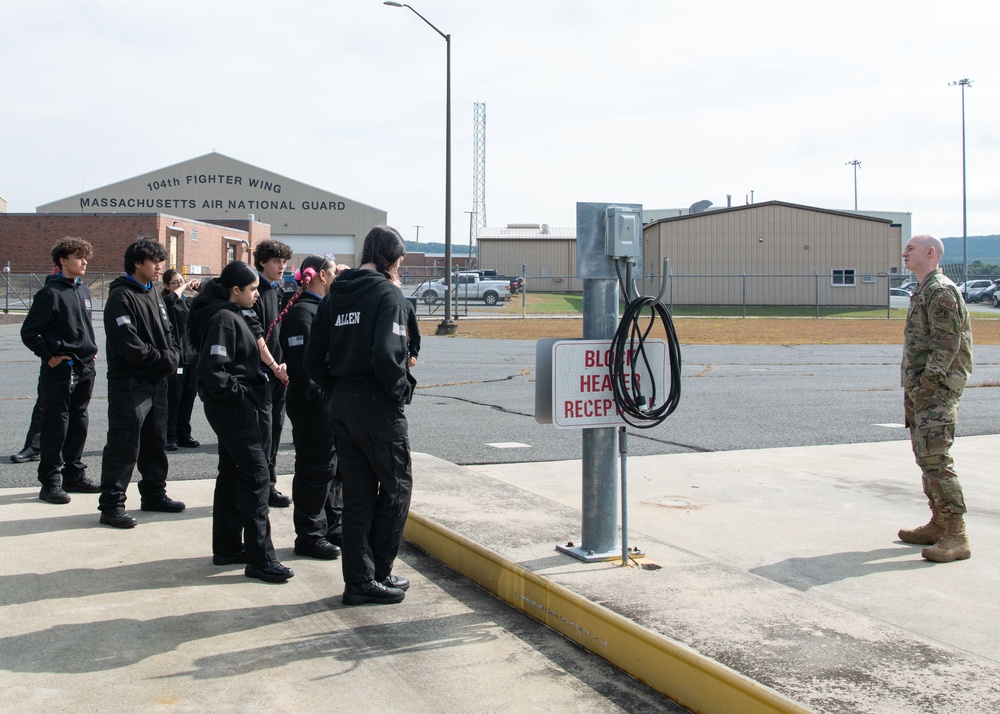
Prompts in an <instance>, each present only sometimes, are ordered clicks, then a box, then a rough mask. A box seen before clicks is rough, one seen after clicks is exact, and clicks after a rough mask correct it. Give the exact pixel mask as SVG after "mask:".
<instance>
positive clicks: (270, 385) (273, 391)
mask: <svg viewBox="0 0 1000 714" xmlns="http://www.w3.org/2000/svg"><path fill="white" fill-rule="evenodd" d="M264 412H265V415H264V421H263V422H262V424H261V429H262V430H263V432H264V454H265V455H266V456H267V470H268V474H269V477H270V479H271V485H272V486H273V485H274V484H276V483H277V482H278V474H277V472H276V471H275V464H276V463H277V461H278V447H279V446H280V445H281V432H282V430H283V429H284V427H285V385H283V384H282V383H281V382H279V381H278V379H277V377H275V376H273V375H268V376H267V402H266V404H265V406H264Z"/></svg>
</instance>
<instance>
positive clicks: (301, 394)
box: [280, 292, 330, 406]
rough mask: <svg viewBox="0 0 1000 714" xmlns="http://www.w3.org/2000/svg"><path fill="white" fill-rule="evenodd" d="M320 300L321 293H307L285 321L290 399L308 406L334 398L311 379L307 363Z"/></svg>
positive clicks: (283, 347) (283, 340) (283, 342)
mask: <svg viewBox="0 0 1000 714" xmlns="http://www.w3.org/2000/svg"><path fill="white" fill-rule="evenodd" d="M319 303H320V298H319V296H317V295H315V294H313V293H310V292H304V293H302V295H301V296H300V297H299V298H298V300H296V301H295V304H294V305H292V309H291V310H289V311H288V314H287V315H285V317H284V319H282V321H281V339H280V344H281V352H282V354H283V355H284V358H285V365H286V366H287V369H288V391H287V394H288V397H287V398H288V399H294V400H298V401H299V403H301V404H304V405H308V406H315V405H318V404H319V403H321V402H323V401H324V400H326V399H329V398H330V392H329V390H327V389H325V388H323V387H321V386H319V385H318V384H316V382H314V381H313V380H312V379H310V378H309V375H308V374H307V373H306V370H305V365H304V364H303V362H304V359H305V353H306V345H307V344H308V342H309V335H310V334H311V332H312V325H313V321H314V320H315V318H316V312H317V310H318V309H319Z"/></svg>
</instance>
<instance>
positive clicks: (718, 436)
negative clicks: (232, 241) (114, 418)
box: [0, 325, 1000, 487]
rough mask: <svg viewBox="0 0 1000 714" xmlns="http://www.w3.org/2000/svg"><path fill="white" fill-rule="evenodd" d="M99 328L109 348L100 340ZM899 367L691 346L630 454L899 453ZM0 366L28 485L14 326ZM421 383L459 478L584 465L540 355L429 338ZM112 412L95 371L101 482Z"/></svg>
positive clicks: (981, 390) (978, 410)
mask: <svg viewBox="0 0 1000 714" xmlns="http://www.w3.org/2000/svg"><path fill="white" fill-rule="evenodd" d="M97 329H98V333H99V334H98V344H103V342H104V337H103V334H102V329H103V328H102V327H101V326H100V325H98V326H97ZM899 356H900V348H899V347H897V346H895V345H795V346H721V345H689V346H683V347H682V357H683V371H682V396H681V402H680V406H679V407H678V408H677V410H676V411H675V412H674V414H673V415H672V416H671V417H670V418H668V419H667V420H666V422H664V423H663V424H662V425H661V426H659V427H657V428H655V429H650V430H644V431H639V430H631V431H630V439H629V454H630V455H636V456H643V455H656V454H674V453H692V452H706V451H731V450H739V449H760V448H771V447H784V446H811V445H828V444H850V443H864V442H877V441H895V440H905V439H907V438H908V436H907V433H906V431H905V430H904V429H903V428H902V390H901V389H900V387H899V366H898V365H899ZM975 358H976V364H975V372H974V374H973V377H972V380H971V382H970V385H969V387H968V388H967V389H966V392H965V396H964V398H963V400H962V406H961V410H960V422H959V426H958V436H977V435H983V434H995V433H997V425H998V423H1000V418H998V416H1000V415H998V414H997V412H996V404H997V396H998V389H1000V346H992V345H988V346H980V347H977V348H976V351H975ZM0 363H2V364H3V365H4V374H5V377H6V379H4V380H2V381H0V405H2V411H3V424H4V426H5V428H4V429H3V432H2V434H0V455H4V456H3V458H0V487H2V486H29V485H34V484H35V483H36V481H35V473H34V468H33V467H32V466H30V465H20V464H11V463H10V462H9V460H8V459H7V458H6V455H7V454H11V453H14V452H16V451H18V450H19V449H20V448H21V446H22V444H23V439H24V431H25V430H26V428H27V424H28V419H29V416H30V413H31V408H32V406H33V400H34V390H35V385H36V380H37V370H38V362H37V359H36V358H35V357H34V356H33V355H32V354H31V353H29V352H28V350H27V349H26V348H25V347H24V346H23V345H22V344H21V342H20V339H19V337H18V327H17V326H16V325H0ZM414 373H415V375H416V377H417V380H418V382H419V386H418V389H417V392H416V396H415V398H414V400H413V404H411V405H410V406H409V407H408V408H407V418H408V421H409V424H410V442H411V448H412V449H413V450H414V451H419V452H424V453H428V454H431V455H433V456H437V457H439V458H442V459H444V460H446V461H450V462H452V463H456V464H463V465H468V464H497V463H517V462H522V461H556V460H565V459H576V458H580V455H581V449H582V436H581V432H580V431H579V430H562V429H556V428H555V427H553V426H551V425H547V424H538V423H537V422H536V421H535V419H534V404H535V382H536V373H535V344H534V342H526V341H517V340H474V339H465V338H448V337H433V336H431V337H425V338H424V340H423V347H422V350H421V354H420V363H419V364H418V365H417V367H416V368H415V369H414ZM106 399H107V380H106V379H105V376H104V373H103V370H102V369H101V368H100V367H99V368H98V380H97V386H96V390H95V395H94V399H93V401H92V403H91V409H90V438H89V440H88V445H87V450H86V452H85V460H86V461H88V462H89V464H90V467H91V469H92V475H93V476H95V477H96V476H97V475H98V474H97V471H99V469H100V452H101V449H102V448H103V446H104V435H105V433H106V430H107V409H106ZM193 424H194V435H195V438H197V439H199V440H200V441H201V442H202V446H201V447H199V448H198V449H194V450H183V449H182V450H180V451H177V452H174V453H172V454H171V455H170V459H171V471H172V472H171V478H175V479H183V478H212V477H214V475H215V465H216V453H215V443H216V442H215V435H214V434H213V433H212V431H211V429H210V428H209V427H208V423H207V421H206V420H205V416H204V413H203V411H202V409H201V406H200V404H199V403H196V404H195V414H194V420H193ZM292 465H293V451H292V445H291V427H290V425H289V424H288V423H287V422H286V425H285V431H284V435H283V437H282V449H281V452H280V455H279V471H280V472H281V473H291V471H292Z"/></svg>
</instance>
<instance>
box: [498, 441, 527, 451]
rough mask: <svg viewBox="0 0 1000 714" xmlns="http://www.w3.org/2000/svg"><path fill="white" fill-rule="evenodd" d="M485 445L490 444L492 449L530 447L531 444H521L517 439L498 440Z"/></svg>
mask: <svg viewBox="0 0 1000 714" xmlns="http://www.w3.org/2000/svg"><path fill="white" fill-rule="evenodd" d="M487 446H492V447H493V448H494V449H530V448H531V444H522V443H520V442H517V441H498V442H497V443H495V444H487Z"/></svg>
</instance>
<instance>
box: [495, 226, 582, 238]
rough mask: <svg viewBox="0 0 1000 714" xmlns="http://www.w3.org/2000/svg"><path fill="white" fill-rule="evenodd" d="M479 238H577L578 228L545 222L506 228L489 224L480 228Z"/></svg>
mask: <svg viewBox="0 0 1000 714" xmlns="http://www.w3.org/2000/svg"><path fill="white" fill-rule="evenodd" d="M478 240H480V241H483V240H576V229H575V228H560V227H553V226H549V225H548V224H545V223H539V224H531V225H527V224H522V223H519V224H514V225H513V226H507V227H505V228H491V227H489V226H487V227H485V228H481V229H480V230H479V238H478Z"/></svg>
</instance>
